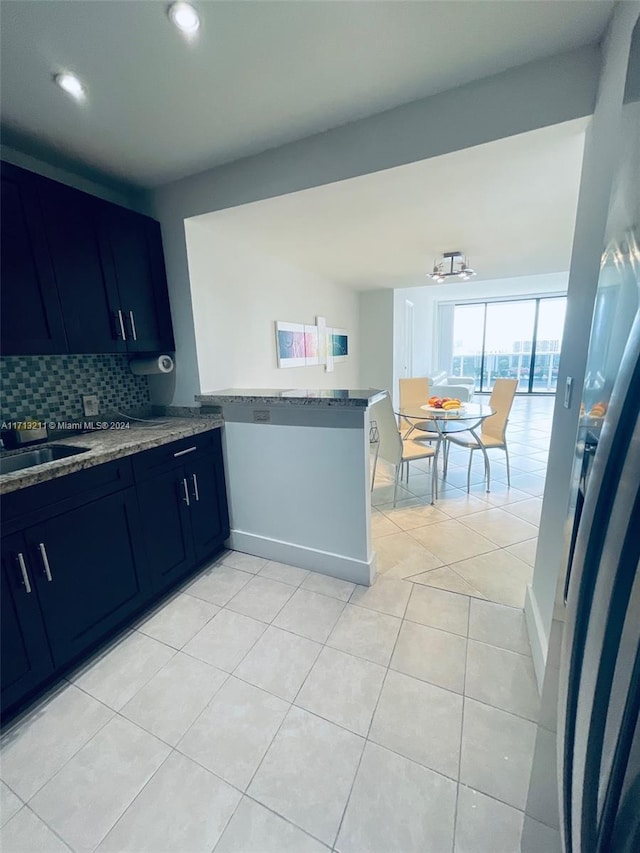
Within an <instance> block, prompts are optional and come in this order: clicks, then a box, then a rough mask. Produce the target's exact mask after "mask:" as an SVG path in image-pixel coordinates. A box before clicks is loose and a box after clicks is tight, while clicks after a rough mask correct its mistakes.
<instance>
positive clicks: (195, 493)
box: [191, 474, 200, 501]
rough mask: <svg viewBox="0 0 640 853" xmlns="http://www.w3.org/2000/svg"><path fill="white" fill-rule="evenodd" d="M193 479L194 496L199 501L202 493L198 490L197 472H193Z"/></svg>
mask: <svg viewBox="0 0 640 853" xmlns="http://www.w3.org/2000/svg"><path fill="white" fill-rule="evenodd" d="M191 480H192V481H193V496H194V498H195V499H196V500H197V501H199V500H200V493H199V492H198V478H197V477H196V475H195V474H192V475H191Z"/></svg>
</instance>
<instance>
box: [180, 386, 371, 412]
mask: <svg viewBox="0 0 640 853" xmlns="http://www.w3.org/2000/svg"><path fill="white" fill-rule="evenodd" d="M331 393H332V392H331V391H330V390H328V389H326V390H299V391H297V390H285V389H282V390H281V389H271V388H269V389H264V390H262V389H260V390H257V389H255V390H254V389H251V390H249V389H247V390H244V389H241V388H237V389H235V388H232V389H227V390H224V391H212V392H209V393H206V394H198V395H196V397H195V399H196V401H197V402H198V403H200V404H201V405H204V406H229V405H247V406H251V405H263V406H308V407H317V408H328V407H330V408H361V409H364V408H367V407H368V406H371V405H372V404H373V403H376V402H377V401H378V400H379V399H380V398H381V397H382V395H383V394H385V393H386V392H384V391H380V390H378V389H377V388H369V389H363V390H348V389H344V390H335V391H333V393H334V394H335V395H336V396H330V394H331ZM347 394H349V395H351V396H339V395H347Z"/></svg>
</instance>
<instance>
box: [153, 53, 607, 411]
mask: <svg viewBox="0 0 640 853" xmlns="http://www.w3.org/2000/svg"><path fill="white" fill-rule="evenodd" d="M599 66H600V51H599V49H598V47H597V46H589V47H584V48H579V49H578V50H574V51H570V52H568V53H564V54H560V55H558V56H553V57H547V58H545V59H542V60H539V61H536V62H531V63H528V64H527V65H523V66H521V67H519V68H513V69H509V70H508V71H505V72H503V73H501V74H496V75H494V76H492V77H488V78H486V79H484V80H479V81H476V82H473V83H470V84H468V85H466V86H460V87H459V88H457V89H453V90H451V91H449V92H443V93H441V94H438V95H435V96H433V97H429V98H423V99H421V100H418V101H413V102H412V103H410V104H405V105H403V106H401V107H397V108H395V109H392V110H388V111H386V112H384V113H380V114H379V115H375V116H371V117H370V118H366V119H361V120H359V121H354V122H351V123H349V124H346V125H344V126H342V127H338V128H335V129H333V130H329V131H327V132H326V133H321V134H317V135H316V136H312V137H309V138H307V139H303V140H300V141H298V142H293V143H291V144H288V145H283V146H280V147H279V148H275V149H271V150H269V151H265V152H264V153H262V154H259V155H256V156H254V157H247V158H244V159H243V160H238V161H236V162H234V163H230V164H227V165H224V166H220V167H218V168H216V169H212V170H210V171H208V172H203V173H201V174H198V175H193V176H191V177H189V178H185V179H184V180H181V181H175V182H173V183H171V184H167V185H166V186H164V187H160V188H159V189H158V190H156V191H155V192H154V193H153V194H152V203H153V209H154V213H155V216H156V217H157V218H158V219H159V220H160V222H161V225H162V236H163V241H164V250H165V259H166V264H167V277H168V280H169V295H170V298H171V311H172V316H173V325H174V332H175V337H176V347H177V353H176V371H175V373H174V374H172V378H171V380H168V381H165V380H164V378H163V377H160V381H159V382H158V383H157V387H153V395H154V401H155V402H158V403H170V402H173V403H174V404H175V405H191V404H192V403H193V395H194V394H195V393H197V392H198V390H199V379H198V364H197V357H196V345H195V335H194V324H193V309H192V305H191V297H190V288H189V276H188V268H187V252H186V242H185V227H184V223H185V220H186V219H188V218H189V217H192V216H196V215H199V214H203V213H209V212H211V211H213V210H222V209H224V208H227V207H233V206H235V205H239V204H246V203H247V202H251V201H257V200H258V199H262V198H271V197H273V196H277V195H283V194H284V193H290V192H296V191H298V190H301V189H308V188H309V187H314V186H321V185H323V184H328V183H331V182H332V181H340V180H344V179H346V178H352V177H355V176H356V175H365V174H368V173H370V172H375V171H379V170H381V169H390V168H392V167H394V166H399V165H401V164H403V163H412V162H415V161H417V160H424V159H426V158H428V157H437V156H439V155H441V154H447V153H449V152H451V151H460V150H462V149H464V148H470V147H472V146H475V145H482V144H483V143H485V142H491V141H493V140H495V139H502V138H504V137H507V136H512V135H515V134H517V133H525V132H526V131H529V130H534V129H536V128H539V127H547V126H549V125H552V124H556V123H559V122H563V121H569V120H571V119H575V118H580V117H582V116H585V115H589V114H591V112H592V110H593V106H594V103H595V93H596V88H597V81H598V73H599ZM470 115H472V116H473V121H469V116H470ZM153 378H154V379H155V378H156V377H153ZM151 384H152V386H156V383H151Z"/></svg>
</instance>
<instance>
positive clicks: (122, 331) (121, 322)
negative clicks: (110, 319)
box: [118, 308, 127, 341]
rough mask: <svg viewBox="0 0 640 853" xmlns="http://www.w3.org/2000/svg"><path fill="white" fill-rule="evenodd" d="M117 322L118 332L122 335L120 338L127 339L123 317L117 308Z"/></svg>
mask: <svg viewBox="0 0 640 853" xmlns="http://www.w3.org/2000/svg"><path fill="white" fill-rule="evenodd" d="M118 322H119V323H120V334H121V335H122V340H123V341H126V340H127V333H126V332H125V330H124V319H123V317H122V311H121V310H120V309H119V308H118Z"/></svg>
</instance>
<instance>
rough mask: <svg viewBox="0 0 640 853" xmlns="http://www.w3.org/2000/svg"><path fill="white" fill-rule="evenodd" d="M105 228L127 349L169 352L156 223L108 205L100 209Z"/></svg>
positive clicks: (168, 318)
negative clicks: (124, 325) (123, 322)
mask: <svg viewBox="0 0 640 853" xmlns="http://www.w3.org/2000/svg"><path fill="white" fill-rule="evenodd" d="M103 229H104V232H103V233H104V238H105V241H106V244H107V245H108V248H109V251H110V258H111V264H112V274H113V276H114V280H115V281H116V283H117V287H118V293H119V299H120V308H121V309H122V311H123V314H124V320H125V324H126V334H127V351H128V352H153V351H159V350H163V349H169V350H173V348H174V343H173V333H172V331H171V315H170V313H169V309H168V295H167V282H166V277H165V274H164V259H163V256H162V241H161V240H160V241H159V242H158V235H159V230H158V229H159V226H158V223H154V222H153V220H150V219H149V218H148V217H146V216H141V215H140V214H137V213H133V212H132V211H130V210H125V209H124V208H122V207H116V206H115V205H108V206H105V208H104V211H103Z"/></svg>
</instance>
